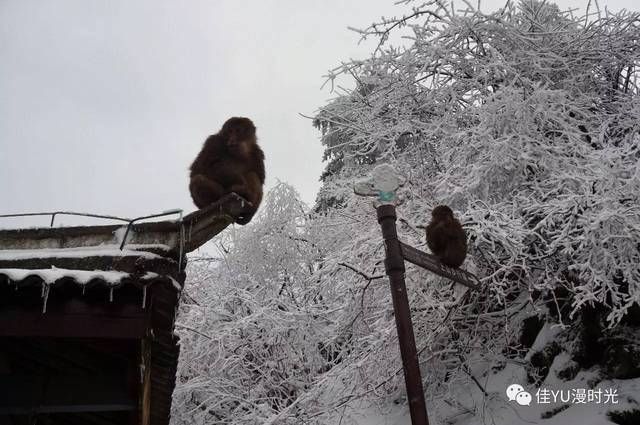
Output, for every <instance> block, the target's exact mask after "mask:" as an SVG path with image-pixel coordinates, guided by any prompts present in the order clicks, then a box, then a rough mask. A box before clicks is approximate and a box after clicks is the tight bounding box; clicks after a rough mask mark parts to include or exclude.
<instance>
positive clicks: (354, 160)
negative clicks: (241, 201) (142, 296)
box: [174, 0, 640, 424]
mask: <svg viewBox="0 0 640 425" xmlns="http://www.w3.org/2000/svg"><path fill="white" fill-rule="evenodd" d="M399 3H400V4H402V5H404V6H407V7H408V12H407V14H405V15H404V16H402V17H400V18H390V19H385V20H383V22H380V23H377V24H374V25H372V26H370V27H369V28H366V29H364V30H361V31H360V32H361V34H362V36H363V37H378V38H379V40H380V44H379V46H378V48H377V49H376V50H375V51H374V52H373V54H372V56H371V57H370V58H369V59H367V60H362V61H350V62H346V63H343V64H342V65H341V66H340V67H339V68H337V69H335V70H334V71H332V72H331V73H330V74H329V81H332V80H333V79H334V78H336V77H338V76H349V77H351V78H353V80H354V85H355V87H354V88H353V89H342V90H341V91H340V92H339V93H338V94H337V97H336V98H335V99H334V100H333V101H331V102H330V103H329V104H327V105H326V106H324V107H322V108H321V109H320V110H319V112H318V114H317V115H316V117H315V119H314V125H315V126H316V127H317V128H319V129H320V130H321V132H322V143H323V144H324V146H325V154H324V159H325V160H326V161H327V166H326V169H325V172H324V173H323V175H322V181H323V187H322V189H321V191H320V193H319V195H318V199H317V203H316V206H315V208H314V209H313V212H309V211H308V210H307V209H306V208H305V206H304V205H302V203H301V202H300V201H299V199H298V196H297V195H296V194H295V190H293V188H291V187H290V186H288V185H286V184H280V185H278V186H277V187H276V188H275V189H274V190H273V191H272V192H271V193H270V194H269V196H267V197H266V200H265V204H264V206H263V208H262V210H261V214H260V215H259V216H258V217H257V218H256V219H255V220H254V221H255V223H252V224H251V225H250V226H247V227H244V228H242V229H237V230H234V231H231V232H229V233H227V235H226V238H227V239H225V240H222V241H219V245H220V247H221V253H222V255H221V257H220V258H218V259H217V260H216V261H215V262H210V263H206V262H205V263H195V264H193V262H192V265H191V266H190V267H191V269H190V273H189V276H190V279H189V285H188V286H187V288H186V292H187V293H186V295H185V297H184V298H183V299H184V303H183V306H182V311H181V314H180V319H179V324H178V328H179V329H180V330H181V333H182V346H183V350H182V355H181V365H180V375H179V384H178V388H177V390H176V397H175V400H174V421H175V423H233V424H241V423H272V424H280V423H296V424H297V423H318V424H325V423H326V424H329V423H331V424H334V423H342V424H348V423H356V422H355V421H356V417H357V413H358V409H360V408H361V407H362V406H363V404H364V405H376V404H377V405H381V406H385V410H389V407H388V406H389V402H390V401H401V400H402V398H403V393H404V382H403V380H402V371H401V367H400V365H401V363H400V360H399V353H398V347H397V336H396V331H395V324H394V317H393V309H392V306H391V301H390V295H389V288H388V282H387V280H386V277H385V276H384V267H383V264H382V259H383V257H384V255H383V247H382V241H381V236H380V230H379V227H378V224H377V222H376V219H375V212H374V210H373V207H372V205H371V201H370V200H367V199H362V198H358V197H356V196H355V195H354V194H353V189H352V187H353V186H352V185H353V183H354V181H355V180H357V179H360V178H362V177H364V176H366V175H367V174H368V173H369V172H370V171H371V170H372V169H373V167H375V166H376V165H379V164H381V163H387V164H391V165H393V167H394V168H395V169H396V170H398V171H399V172H400V174H401V175H402V176H403V178H404V180H405V181H406V184H405V185H404V186H403V188H402V189H401V190H400V191H399V197H400V199H401V202H400V204H399V205H398V214H399V221H398V227H399V234H400V237H401V239H402V240H403V241H404V242H406V243H409V244H411V245H414V246H419V247H424V245H425V244H424V229H423V228H422V226H423V225H424V224H426V222H427V221H428V219H429V216H430V211H431V209H432V208H433V207H434V206H435V205H437V204H442V203H444V204H448V205H450V206H451V207H452V208H453V209H454V210H455V211H456V214H457V215H458V216H459V218H460V219H461V221H462V223H463V225H464V227H465V229H466V231H467V234H468V236H469V247H470V253H469V257H468V259H467V262H466V263H465V265H464V268H466V269H469V270H470V271H473V272H475V273H476V274H478V275H479V276H480V277H481V278H482V283H483V291H482V292H481V293H471V292H467V291H466V290H465V289H464V288H461V287H459V286H456V285H452V284H451V283H450V282H447V281H445V280H444V279H441V278H439V277H436V276H434V275H432V274H430V273H428V272H425V271H422V270H419V269H417V268H415V267H412V266H408V268H407V284H408V290H409V296H410V302H411V307H412V317H413V322H414V328H415V334H416V339H417V345H418V348H419V350H420V360H421V365H422V366H423V378H424V382H425V385H426V393H427V394H428V396H429V401H428V403H429V405H430V406H441V405H444V404H448V405H449V408H450V409H449V410H448V411H451V409H459V411H462V412H464V414H465V415H484V414H486V411H485V409H480V408H477V409H476V407H475V405H470V404H469V403H467V404H463V403H462V402H460V398H459V397H451V396H450V395H451V393H452V391H458V390H456V388H458V389H459V388H465V389H466V388H469V387H470V386H471V387H473V388H476V389H477V390H478V391H479V393H478V394H480V396H481V397H482V400H481V401H478V400H476V401H475V402H477V403H478V405H480V406H484V404H483V403H484V400H486V399H487V398H490V397H491V394H490V393H491V389H490V388H485V387H483V384H482V383H481V382H480V380H479V379H478V377H480V376H481V375H482V376H485V377H487V376H488V374H489V373H490V372H491V370H492V369H495V370H497V369H501V368H504V367H505V365H506V364H512V365H518V367H519V368H520V370H522V371H525V370H526V374H527V376H528V378H529V379H530V381H531V382H532V383H539V382H540V381H541V380H543V379H544V378H545V376H544V375H545V374H547V373H548V370H549V368H550V366H549V365H550V364H551V362H552V361H553V359H554V357H556V356H557V355H558V354H559V353H560V352H565V354H566V356H567V358H570V361H569V362H574V363H575V364H578V365H579V366H581V367H583V368H586V367H590V366H592V365H594V364H598V365H600V366H601V367H602V368H607V367H608V366H607V364H605V363H606V362H605V357H606V355H605V354H608V355H610V356H609V357H610V358H613V359H616V358H619V357H616V352H615V349H612V348H611V347H607V341H611V340H612V339H615V338H618V340H620V341H624V342H623V343H622V344H623V345H620V346H623V347H624V349H625V350H627V348H628V349H629V350H630V351H628V353H635V354H629V356H631V357H630V358H633V356H635V355H638V360H639V361H640V348H637V347H636V348H637V349H636V348H634V346H632V345H633V344H635V343H637V338H636V340H635V342H634V341H633V338H628V337H624V335H626V333H625V332H627V331H622V330H620V329H622V328H624V327H625V326H627V325H628V323H629V322H632V321H633V320H639V321H640V314H638V309H640V306H639V302H640V202H639V197H640V195H639V194H640V165H639V163H640V162H639V159H640V102H639V99H638V94H639V93H638V90H639V87H638V66H640V45H639V44H638V40H639V39H640V16H639V15H638V14H637V13H630V12H626V11H623V12H620V13H610V12H600V11H595V12H593V11H592V12H590V13H588V14H586V15H583V16H576V15H574V14H573V13H572V12H563V11H560V10H559V9H558V8H557V7H556V6H555V5H554V4H550V3H547V2H539V1H530V0H525V1H523V2H521V3H520V4H518V5H516V4H515V3H513V2H508V3H507V4H506V6H505V7H504V8H503V9H500V10H499V11H497V12H494V13H489V14H486V13H482V12H480V11H479V10H476V9H475V8H473V7H472V6H470V5H468V4H467V3H466V2H465V3H464V7H463V9H460V10H456V9H455V8H454V7H452V6H451V5H450V4H448V3H447V4H445V3H443V2H442V1H440V0H429V1H427V2H413V1H410V0H403V1H400V2H399ZM398 32H400V33H402V34H403V35H404V36H405V38H404V39H403V40H404V43H403V45H402V46H401V47H394V46H392V45H391V44H390V40H393V39H394V35H395V34H396V33H398ZM424 249H426V248H424ZM585 312H586V313H585ZM587 313H588V314H587ZM634 318H635V319H634ZM545 322H547V324H545ZM531 324H533V325H531ZM552 325H557V328H559V329H561V330H562V331H563V332H562V333H561V334H560V336H559V337H558V338H563V340H562V344H560V343H558V344H560V345H558V344H556V345H554V346H553V348H552V349H549V350H548V349H547V347H546V346H545V345H544V344H543V342H544V338H548V339H552V338H551V337H552V336H557V335H559V334H558V332H557V329H556V328H552ZM529 328H533V330H531V329H529ZM540 328H543V332H540V333H538V332H539V331H540ZM550 329H556V330H553V331H551V330H550ZM634 329H635V328H634ZM543 334H544V335H543ZM531 335H533V339H535V337H536V335H538V336H539V337H538V342H537V344H535V346H534V347H533V348H531V345H532V344H533V341H532V340H531V338H532V336H531ZM625 338H626V339H625ZM554 343H555V342H554ZM612 350H613V351H612ZM634 350H635V351H634ZM585 353H588V355H586V356H585ZM614 363H615V362H614ZM632 363H633V362H632ZM572 364H573V363H572ZM636 364H637V362H636ZM615 367H617V366H611V367H610V369H611V370H609V372H608V373H609V375H608V376H609V377H620V376H622V375H624V376H627V377H629V376H634V374H635V373H638V375H640V371H637V370H636V369H634V366H633V365H630V366H628V367H627V366H625V367H626V369H624V371H623V372H621V371H620V370H619V369H618V370H617V371H613V372H612V370H613V369H614V368H615ZM636 368H637V367H636ZM574 369H575V368H574ZM572 370H573V369H572ZM567 373H569V372H567ZM574 376H575V375H574ZM487 379H488V378H487ZM483 382H484V381H483ZM460 383H462V384H463V385H458V384H460ZM502 390H503V389H501V391H502ZM471 402H473V400H472V401H471ZM471 402H470V403H471ZM442 403H444V404H442ZM445 411H447V410H446V409H439V408H438V409H436V410H435V413H434V412H433V411H432V412H431V415H432V416H433V415H435V416H436V417H438V416H441V415H445V413H443V412H445ZM447 420H450V419H447ZM450 422H451V420H450Z"/></svg>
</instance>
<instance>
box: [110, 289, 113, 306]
mask: <svg viewBox="0 0 640 425" xmlns="http://www.w3.org/2000/svg"><path fill="white" fill-rule="evenodd" d="M109 302H110V303H112V302H113V286H112V287H111V289H109Z"/></svg>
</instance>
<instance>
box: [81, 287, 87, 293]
mask: <svg viewBox="0 0 640 425" xmlns="http://www.w3.org/2000/svg"><path fill="white" fill-rule="evenodd" d="M86 289H87V285H82V295H84V291H85V290H86Z"/></svg>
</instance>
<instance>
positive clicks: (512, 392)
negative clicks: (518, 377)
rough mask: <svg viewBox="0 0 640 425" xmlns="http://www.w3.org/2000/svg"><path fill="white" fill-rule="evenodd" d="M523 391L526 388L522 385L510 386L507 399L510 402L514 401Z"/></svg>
mask: <svg viewBox="0 0 640 425" xmlns="http://www.w3.org/2000/svg"><path fill="white" fill-rule="evenodd" d="M523 391H524V388H523V387H522V385H518V384H511V385H509V388H507V398H508V399H509V401H513V400H515V399H516V396H517V395H518V393H521V392H523ZM529 398H531V396H529Z"/></svg>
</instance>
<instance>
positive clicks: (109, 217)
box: [0, 208, 182, 250]
mask: <svg viewBox="0 0 640 425" xmlns="http://www.w3.org/2000/svg"><path fill="white" fill-rule="evenodd" d="M175 214H178V215H179V218H178V220H176V221H177V222H181V221H182V210H181V209H178V208H176V209H172V210H167V211H163V212H161V213H157V214H150V215H144V216H140V217H136V218H124V217H117V216H113V215H103V214H91V213H82V212H75V211H52V212H38V213H20V214H0V218H16V217H37V216H47V215H50V216H51V222H50V224H49V227H53V224H54V223H55V219H56V216H58V215H71V216H77V217H91V218H101V219H105V220H117V221H124V222H126V223H127V230H125V233H124V237H123V238H122V242H121V243H120V250H122V249H124V246H125V245H126V241H127V236H129V233H130V232H131V227H132V226H133V224H134V223H135V222H137V221H140V220H148V219H150V218H158V217H166V216H169V215H175Z"/></svg>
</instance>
